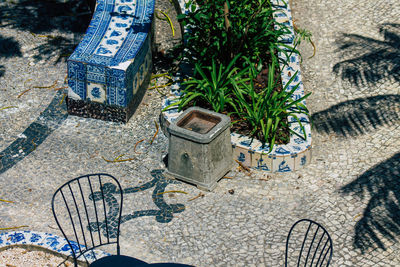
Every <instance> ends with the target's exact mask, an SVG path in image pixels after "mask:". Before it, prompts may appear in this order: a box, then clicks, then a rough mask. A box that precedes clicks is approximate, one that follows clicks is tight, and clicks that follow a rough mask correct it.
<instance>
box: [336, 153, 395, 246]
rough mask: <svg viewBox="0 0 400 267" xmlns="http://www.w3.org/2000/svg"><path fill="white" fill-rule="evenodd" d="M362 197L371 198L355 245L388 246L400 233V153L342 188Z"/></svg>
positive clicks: (356, 235) (356, 236) (356, 229)
mask: <svg viewBox="0 0 400 267" xmlns="http://www.w3.org/2000/svg"><path fill="white" fill-rule="evenodd" d="M341 192H342V193H343V194H354V195H356V196H358V197H359V198H360V199H361V201H362V200H364V199H369V200H368V204H367V207H366V208H365V210H364V213H363V214H362V217H361V219H360V220H359V221H358V222H357V224H356V226H355V237H354V241H353V242H354V243H353V245H354V247H355V248H358V249H360V250H361V252H362V253H365V252H366V251H367V250H369V249H375V248H380V249H386V248H387V247H388V246H389V243H393V242H396V241H397V240H398V239H399V236H400V206H399V203H400V153H397V154H396V155H394V156H393V157H392V158H390V159H388V160H386V161H384V162H382V163H380V164H378V165H376V166H374V167H372V168H371V169H369V170H368V171H366V172H364V173H363V174H362V175H361V176H360V177H358V178H357V179H356V180H354V181H353V182H351V183H349V184H347V185H346V186H344V187H343V188H341Z"/></svg>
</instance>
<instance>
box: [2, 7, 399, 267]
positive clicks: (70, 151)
mask: <svg viewBox="0 0 400 267" xmlns="http://www.w3.org/2000/svg"><path fill="white" fill-rule="evenodd" d="M40 3H41V2H40V1H34V2H32V1H31V2H21V3H19V2H18V1H17V3H15V1H13V2H12V3H11V2H9V1H7V2H1V3H0V12H3V11H4V10H8V9H10V10H11V9H12V10H13V12H14V13H12V14H18V16H17V17H13V16H4V17H2V19H1V21H2V23H3V24H2V26H1V27H0V37H2V40H6V42H7V43H10V42H12V43H14V44H15V45H14V46H13V47H15V49H16V51H19V53H14V55H13V56H4V54H2V53H3V52H4V51H3V50H1V49H0V57H1V63H0V65H2V66H3V67H2V68H0V76H1V77H0V85H1V86H0V91H1V94H0V107H4V106H17V107H18V108H14V109H11V108H10V109H4V110H0V118H1V120H2V121H1V124H2V125H1V126H2V127H0V146H1V150H4V149H5V148H7V147H8V146H9V145H10V144H12V143H13V142H14V141H15V140H16V139H18V135H19V134H20V133H22V132H23V131H24V130H25V129H26V128H27V127H28V126H29V125H30V124H31V123H32V122H34V121H35V120H36V118H37V117H39V113H40V112H42V111H44V110H45V109H46V108H47V107H48V105H49V103H50V102H51V101H52V99H53V97H54V95H55V93H54V92H51V91H49V90H32V91H30V92H29V93H27V94H25V95H24V96H23V97H21V98H17V96H18V94H20V93H21V92H22V91H23V90H25V89H27V88H26V87H24V82H25V81H26V79H33V81H32V84H34V85H35V84H38V85H49V84H52V83H53V82H54V80H58V81H60V82H61V81H63V80H64V77H65V72H64V70H66V69H67V66H66V63H65V62H62V61H60V62H58V63H54V64H55V65H53V62H56V61H57V55H55V54H52V53H49V52H43V51H42V50H41V51H42V52H41V53H39V52H38V48H41V47H43V46H45V45H48V44H49V42H50V41H52V40H53V39H46V38H41V37H35V36H33V35H32V34H31V33H30V31H32V29H33V27H34V26H35V25H36V26H37V22H36V21H38V20H39V21H40V19H41V18H42V17H43V18H44V17H45V18H46V19H49V17H48V16H38V15H37V14H40V13H38V12H39V11H38V10H40V9H35V5H39V6H40V7H41V8H43V7H45V6H43V5H40ZM46 4H47V5H50V4H51V3H50V2H48V1H46ZM291 4H292V5H291V7H292V15H293V18H294V20H295V23H296V25H297V26H298V27H300V28H302V27H304V28H306V29H308V30H310V31H311V32H312V33H313V36H312V40H313V41H314V43H315V45H316V47H317V51H316V54H315V56H314V57H312V58H309V57H311V56H312V54H313V48H312V46H310V45H309V44H307V43H306V42H303V43H302V45H301V46H300V47H299V49H300V50H301V51H302V54H303V62H302V64H301V68H302V81H303V83H304V86H305V88H307V91H311V92H313V94H312V95H311V96H310V98H309V99H308V100H307V106H308V108H309V109H310V110H311V111H312V113H313V116H316V117H317V118H318V117H319V118H320V119H321V121H318V123H317V126H316V127H314V128H313V129H312V131H313V132H312V134H313V136H312V138H313V160H312V161H311V162H310V163H309V164H308V165H307V166H306V167H305V168H303V169H301V171H295V172H288V173H272V174H266V173H264V172H260V171H257V170H252V171H251V172H250V173H246V172H238V171H236V170H233V171H232V172H231V173H229V174H228V176H231V177H233V179H223V180H221V181H220V182H219V183H218V186H217V187H216V189H215V190H214V191H213V192H210V193H207V194H205V196H203V197H198V198H197V199H195V200H192V201H189V200H190V199H192V198H194V197H196V196H198V195H199V193H200V191H199V190H197V189H196V188H195V187H193V186H191V185H188V184H185V183H180V184H172V183H170V184H168V185H167V187H166V188H165V190H166V191H172V190H182V191H184V192H186V193H187V194H179V193H174V194H172V193H171V194H170V193H166V194H163V196H164V201H165V202H166V203H167V204H183V205H185V210H184V212H181V213H174V218H173V219H172V220H171V221H170V222H169V223H158V222H157V221H156V219H155V217H154V216H142V217H137V218H136V219H134V220H129V221H126V222H125V223H123V224H122V225H121V249H122V251H121V253H122V254H124V255H129V256H132V257H135V258H139V259H141V260H144V261H146V262H179V263H186V264H192V265H195V266H199V267H202V266H268V267H269V266H272V267H274V266H283V264H284V251H285V241H286V237H287V234H288V231H289V229H290V227H291V225H292V224H293V223H294V222H296V221H297V220H299V219H301V218H309V219H312V220H314V221H317V222H319V223H320V224H321V225H322V226H324V228H325V229H326V230H327V231H328V232H329V233H330V235H331V237H332V241H333V246H334V253H333V260H332V264H331V265H330V266H333V267H336V266H338V267H342V266H345V267H358V266H360V267H376V266H378V267H380V266H382V267H387V266H393V267H396V266H400V253H399V251H400V243H399V240H400V235H399V234H398V231H397V230H396V229H397V223H396V222H397V221H398V216H399V213H398V209H397V208H398V202H399V201H398V197H397V195H398V192H400V185H399V184H398V182H397V181H398V180H399V179H398V178H399V172H400V165H399V155H398V153H399V149H398V148H399V147H400V143H399V140H400V127H399V124H398V122H399V119H398V117H399V116H397V115H396V114H397V113H396V112H398V100H397V99H398V98H397V96H398V94H399V93H400V91H399V88H400V84H399V82H398V79H397V78H396V76H395V75H394V74H391V76H388V75H387V74H388V73H390V71H391V70H396V67H397V66H398V65H399V64H398V63H396V62H399V60H398V59H399V53H396V51H398V46H397V43H396V42H394V41H393V40H396V38H397V40H398V38H399V36H400V30H399V29H400V28H399V26H398V25H400V21H399V18H400V8H399V5H398V1H397V0H378V1H370V0H366V1H363V2H362V4H360V1H357V0H338V1H323V2H321V1H319V0H307V1H304V0H296V1H291ZM156 5H157V7H156V8H160V9H161V10H168V9H169V8H171V5H170V3H169V1H168V0H167V1H158V2H157V3H156ZM26 6H27V8H25V7H26ZM21 10H22V11H24V12H22V11H21ZM54 10H60V8H59V9H54ZM61 10H62V9H61ZM28 11H29V12H28ZM47 11H48V12H49V10H47ZM30 17H35V18H37V20H36V19H35V20H31V19H30ZM18 19H20V21H18ZM50 19H52V22H53V24H49V23H43V25H44V26H46V27H47V28H45V29H46V30H43V31H41V32H39V33H40V34H51V35H55V36H61V37H64V38H65V39H68V40H69V39H73V36H72V35H71V34H68V33H66V32H65V31H63V29H64V28H65V27H67V26H68V25H73V24H72V23H67V25H65V24H63V25H64V26H65V27H63V28H61V27H58V28H51V29H49V28H48V27H49V25H54V24H56V25H58V24H57V18H55V17H51V18H50ZM67 19H68V17H63V20H67ZM27 21H29V22H30V23H29V25H27V23H26V22H27ZM5 22H7V23H5ZM157 24H158V25H160V24H162V26H165V28H164V29H165V30H160V28H156V31H155V33H156V35H157V36H158V37H157V38H159V41H160V42H163V43H168V42H169V40H170V39H171V36H170V29H169V25H168V24H164V22H162V21H158V20H157V23H156V25H157ZM24 25H25V26H24ZM35 33H37V32H35ZM80 40H81V38H77V41H78V42H79V41H80ZM17 44H18V45H17ZM55 48H57V47H54V49H55ZM347 48H349V49H347ZM378 48H379V49H380V50H379V49H378ZM382 48H385V49H384V51H387V52H390V51H392V52H393V53H392V54H391V57H390V60H385V57H386V58H387V57H388V54H386V53H383V54H382V53H379V51H383V50H382ZM386 48H390V49H386ZM54 49H53V50H54ZM56 51H58V50H56ZM376 52H378V53H376ZM39 56H40V57H39ZM382 56H383V57H382ZM47 57H49V58H50V59H49V61H43V58H47ZM352 60H356V62H357V65H352V64H351V62H355V61H352ZM49 62H50V64H49ZM347 62H350V65H349V63H347ZM382 62H383V63H382ZM358 63H367V64H366V65H363V64H358ZM336 64H339V65H340V66H350V67H352V66H353V67H354V66H362V68H361V69H357V68H349V69H348V70H349V71H350V72H347V73H353V74H354V75H355V77H360V76H359V75H360V74H361V77H362V78H363V79H364V82H362V83H361V82H360V80H356V81H358V82H357V83H356V82H355V81H354V80H352V79H347V78H346V77H348V76H342V72H341V71H342V70H344V69H342V68H338V71H339V72H338V73H337V74H336V72H335V71H334V67H335V65H336ZM339 65H338V66H339ZM369 65H371V66H374V70H376V71H379V73H380V74H381V75H380V76H379V77H378V78H379V79H372V78H369V77H370V76H363V73H366V72H364V70H369V69H368V68H367V66H369ZM386 66H390V68H386ZM358 70H361V71H358ZM351 71H352V72H351ZM388 71H389V72H388ZM161 100H162V97H160V95H159V94H158V93H155V92H152V91H148V92H147V93H146V95H145V97H144V100H143V102H142V103H143V105H140V106H139V108H138V110H137V112H136V113H135V120H130V121H129V123H127V124H123V125H121V124H116V123H110V122H104V121H100V120H92V119H84V118H79V117H74V116H69V117H67V118H66V119H65V120H64V122H63V123H62V124H60V125H59V126H58V128H57V129H56V130H54V131H53V132H52V133H51V134H50V135H48V136H47V138H46V139H45V141H44V142H43V143H42V144H41V145H40V146H37V147H36V149H35V150H34V151H32V152H31V153H30V154H29V155H27V156H26V157H24V158H23V159H22V160H20V161H19V162H17V163H15V164H14V165H13V167H11V168H8V169H7V171H4V172H2V173H1V174H0V183H1V186H0V198H1V199H6V200H11V201H14V203H3V202H1V203H0V209H1V212H0V224H1V225H0V226H1V227H12V226H19V225H28V226H29V227H28V228H27V229H30V230H35V231H38V232H47V233H52V234H55V235H57V236H61V233H60V232H59V231H58V230H57V227H56V225H55V222H54V220H53V218H52V214H51V210H50V203H51V196H52V195H53V193H54V191H55V190H56V189H57V188H58V187H59V186H60V185H61V184H63V183H64V182H66V181H68V180H70V179H72V178H74V177H78V176H80V175H83V174H88V173H95V172H105V173H110V174H112V175H113V176H115V177H117V178H118V180H119V181H120V182H121V184H122V186H123V188H132V187H136V186H138V185H142V184H146V183H147V182H150V181H152V180H153V179H154V178H153V177H152V176H151V175H150V173H151V171H152V170H155V169H160V168H164V165H163V163H162V161H161V155H165V154H166V152H167V145H168V140H167V138H166V137H164V136H163V135H160V134H158V135H157V137H156V138H155V139H154V142H153V143H152V145H150V144H149V141H150V140H151V138H152V137H153V135H154V133H155V131H156V129H155V126H154V120H157V119H158V116H159V110H160V109H161ZM369 107H371V108H369ZM391 107H393V108H391ZM369 114H373V116H369ZM326 118H330V121H329V122H328V121H326ZM354 118H356V119H354ZM324 120H325V121H324ZM314 121H315V120H314ZM342 122H343V123H342ZM326 125H328V126H326ZM342 130H343V131H342ZM343 133H345V134H343ZM142 139H144V140H145V141H143V142H141V143H139V144H138V145H137V146H136V152H138V153H135V149H134V146H135V144H136V142H138V141H140V140H142ZM140 153H141V154H140ZM121 154H124V156H123V158H125V157H127V158H128V157H132V158H133V157H134V158H135V160H131V161H127V162H121V163H109V162H106V161H104V160H103V159H102V156H103V157H105V158H107V159H113V158H115V157H118V156H120V155H121ZM153 188H154V187H153ZM152 190H153V189H152ZM229 190H231V191H229ZM232 190H233V191H232ZM229 192H232V193H233V194H231V193H229ZM151 196H152V194H151V193H150V192H149V191H148V190H145V191H139V192H136V193H134V194H127V195H126V198H124V210H123V215H125V214H128V215H129V214H133V212H134V211H136V210H159V209H158V208H157V206H156V205H155V204H154V201H153V199H152V197H151ZM125 201H126V202H125ZM125 203H126V205H125ZM130 207H131V208H130ZM125 212H126V213H125ZM111 252H112V251H111Z"/></svg>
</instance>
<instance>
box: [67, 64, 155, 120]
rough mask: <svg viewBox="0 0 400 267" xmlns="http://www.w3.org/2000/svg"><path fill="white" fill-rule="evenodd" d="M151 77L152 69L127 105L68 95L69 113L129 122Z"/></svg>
mask: <svg viewBox="0 0 400 267" xmlns="http://www.w3.org/2000/svg"><path fill="white" fill-rule="evenodd" d="M150 77H151V71H149V72H148V73H147V75H146V77H145V81H144V82H143V84H142V85H141V88H140V89H139V90H138V92H137V94H136V95H135V96H134V97H133V99H132V100H131V102H130V103H129V104H128V105H127V106H126V107H120V106H116V105H107V104H103V103H97V102H92V101H85V100H75V99H72V98H69V97H67V101H66V102H67V110H68V114H70V115H74V116H79V117H84V118H92V119H98V120H103V121H113V122H123V123H127V122H128V121H129V118H130V117H132V115H133V114H134V113H135V111H136V109H137V107H138V106H139V104H140V102H141V101H142V99H143V96H144V95H145V93H146V89H147V87H148V85H149V83H150Z"/></svg>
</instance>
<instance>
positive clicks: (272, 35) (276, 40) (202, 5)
mask: <svg viewBox="0 0 400 267" xmlns="http://www.w3.org/2000/svg"><path fill="white" fill-rule="evenodd" d="M187 7H188V8H190V9H191V11H192V12H190V13H188V14H182V15H179V16H178V20H179V21H180V22H181V24H182V26H184V27H185V28H186V29H187V31H186V32H185V34H184V40H185V42H184V44H183V45H184V47H185V48H186V51H187V53H186V54H185V56H187V57H188V58H189V59H190V60H191V61H192V62H198V63H200V64H201V65H205V64H209V62H211V60H212V59H214V60H215V61H216V63H217V64H225V65H227V64H229V62H230V61H231V60H232V59H233V58H234V57H235V56H236V55H239V54H241V55H244V56H246V57H248V58H250V59H252V60H253V61H254V60H255V61H258V59H261V60H262V61H263V62H267V61H268V60H270V58H271V57H275V58H276V55H275V52H283V53H285V54H287V53H288V51H291V52H293V51H295V52H298V51H297V50H294V48H293V47H291V46H288V45H287V44H284V43H282V42H280V37H281V36H282V35H284V34H288V33H290V30H289V29H288V28H287V26H285V25H284V24H279V23H277V22H275V21H274V19H273V17H272V16H273V13H274V12H275V11H273V10H272V7H271V3H270V1H269V0H241V1H236V0H212V1H211V0H210V1H205V0H204V1H189V2H188V3H187ZM278 24H279V27H277V28H278V29H274V25H278ZM277 61H278V60H277ZM238 63H243V62H238Z"/></svg>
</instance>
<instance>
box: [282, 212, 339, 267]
mask: <svg viewBox="0 0 400 267" xmlns="http://www.w3.org/2000/svg"><path fill="white" fill-rule="evenodd" d="M332 253H333V245H332V239H331V237H330V235H329V233H328V232H327V231H326V230H325V228H324V227H322V226H321V225H320V224H319V223H316V222H314V221H312V220H308V219H302V220H299V221H297V222H296V223H295V224H294V225H293V226H292V228H290V231H289V234H288V237H287V240H286V253H285V266H286V267H287V266H310V267H312V266H326V267H327V266H329V264H330V262H331V259H332Z"/></svg>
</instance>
